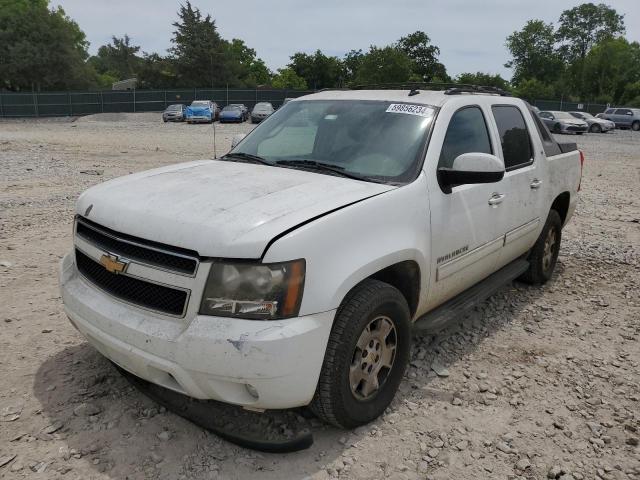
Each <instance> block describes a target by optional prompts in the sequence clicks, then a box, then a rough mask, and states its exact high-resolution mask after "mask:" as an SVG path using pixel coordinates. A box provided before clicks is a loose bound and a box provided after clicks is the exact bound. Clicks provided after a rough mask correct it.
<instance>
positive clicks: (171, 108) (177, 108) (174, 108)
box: [167, 105, 182, 111]
mask: <svg viewBox="0 0 640 480" xmlns="http://www.w3.org/2000/svg"><path fill="white" fill-rule="evenodd" d="M181 108H182V105H169V106H168V107H167V110H169V111H174V110H180V109H181Z"/></svg>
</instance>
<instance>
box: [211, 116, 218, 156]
mask: <svg viewBox="0 0 640 480" xmlns="http://www.w3.org/2000/svg"><path fill="white" fill-rule="evenodd" d="M211 125H212V126H213V159H214V160H217V159H218V154H217V152H216V118H215V116H214V117H213V122H211Z"/></svg>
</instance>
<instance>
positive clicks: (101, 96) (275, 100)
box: [0, 88, 609, 118]
mask: <svg viewBox="0 0 640 480" xmlns="http://www.w3.org/2000/svg"><path fill="white" fill-rule="evenodd" d="M309 93H313V90H262V89H230V88H218V89H215V88H213V89H212V88H182V89H172V90H104V91H94V92H43V93H38V92H29V93H13V92H0V118H1V117H55V116H78V115H89V114H92V113H105V112H113V113H116V112H161V111H163V110H164V109H165V108H167V106H168V105H171V104H173V103H183V104H185V105H188V104H190V103H191V102H192V101H193V100H213V101H214V102H217V103H218V104H219V105H220V106H221V107H224V106H225V105H227V104H229V103H244V104H245V105H246V106H247V107H249V108H253V106H254V105H255V104H256V103H258V102H271V103H272V104H273V106H274V107H276V108H277V107H279V106H280V105H281V104H282V102H283V101H284V99H285V98H295V97H299V96H301V95H307V94H309ZM530 103H531V104H532V105H535V106H536V107H538V108H539V109H540V110H561V111H575V110H580V111H585V112H589V113H592V114H594V115H595V114H596V113H600V112H603V111H604V110H606V109H607V108H608V107H609V105H603V104H599V103H591V102H566V101H563V100H534V101H533V102H530Z"/></svg>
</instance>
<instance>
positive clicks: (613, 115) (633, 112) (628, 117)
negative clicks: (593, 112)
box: [597, 108, 640, 132]
mask: <svg viewBox="0 0 640 480" xmlns="http://www.w3.org/2000/svg"><path fill="white" fill-rule="evenodd" d="M597 116H598V118H604V119H606V120H611V121H612V122H614V123H615V124H616V127H618V128H630V129H631V130H633V131H636V132H638V131H640V109H639V108H608V109H607V110H605V111H604V112H602V113H599V114H598V115H597Z"/></svg>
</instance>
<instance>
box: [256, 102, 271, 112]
mask: <svg viewBox="0 0 640 480" xmlns="http://www.w3.org/2000/svg"><path fill="white" fill-rule="evenodd" d="M253 109H254V110H265V111H266V110H273V107H272V106H271V104H269V103H257V104H256V106H255V107H253Z"/></svg>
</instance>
